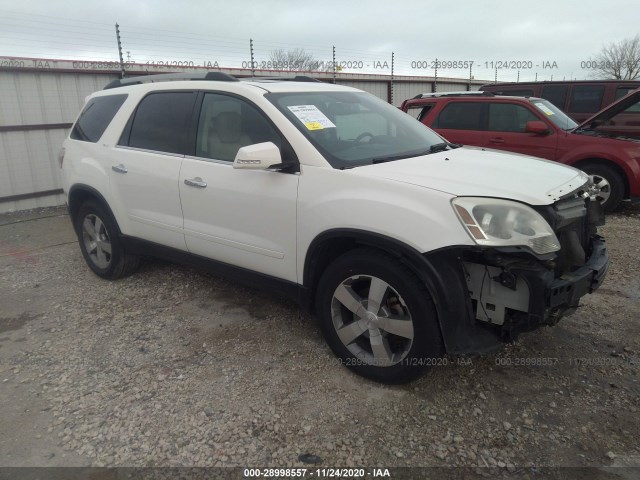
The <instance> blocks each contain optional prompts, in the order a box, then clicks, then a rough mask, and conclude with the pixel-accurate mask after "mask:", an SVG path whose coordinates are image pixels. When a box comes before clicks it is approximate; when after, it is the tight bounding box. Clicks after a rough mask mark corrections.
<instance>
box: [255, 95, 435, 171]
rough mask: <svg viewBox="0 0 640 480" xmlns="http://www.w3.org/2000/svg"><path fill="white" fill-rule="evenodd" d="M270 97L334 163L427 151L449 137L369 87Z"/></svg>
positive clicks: (344, 164)
mask: <svg viewBox="0 0 640 480" xmlns="http://www.w3.org/2000/svg"><path fill="white" fill-rule="evenodd" d="M266 97H267V98H268V99H269V100H270V101H271V102H272V103H273V104H274V105H275V106H276V107H277V108H278V109H279V110H280V111H281V112H282V113H283V114H284V115H285V116H286V117H287V118H289V120H290V121H291V122H292V123H293V124H294V125H295V126H296V127H297V128H298V130H300V131H301V132H302V133H303V134H304V135H305V136H306V137H307V138H308V139H309V141H310V142H311V143H312V144H313V145H314V146H315V147H316V148H317V149H318V150H319V151H320V153H322V155H323V156H324V157H325V158H326V159H327V161H328V162H329V163H330V164H331V165H332V166H333V167H334V168H351V167H357V166H361V165H368V164H372V163H378V162H383V161H393V160H399V159H402V158H408V157H414V156H417V155H424V154H427V153H431V152H434V151H438V150H441V149H442V148H441V147H440V146H442V145H443V142H444V140H443V139H442V137H440V136H439V135H438V134H436V133H435V132H434V131H432V130H430V129H429V128H427V127H426V126H425V125H423V124H422V123H420V122H418V121H417V120H415V119H414V118H411V117H410V116H409V115H407V114H406V113H404V112H403V111H401V110H399V109H398V108H396V107H394V106H393V105H389V104H388V103H386V102H384V101H382V100H380V99H378V98H376V97H374V96H373V95H370V94H368V93H364V92H295V93H269V94H267V95H266ZM434 145H437V147H435V148H433V149H432V148H431V147H433V146H434ZM445 146H446V145H445Z"/></svg>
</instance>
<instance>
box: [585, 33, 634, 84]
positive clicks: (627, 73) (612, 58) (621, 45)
mask: <svg viewBox="0 0 640 480" xmlns="http://www.w3.org/2000/svg"><path fill="white" fill-rule="evenodd" d="M590 62H591V64H592V65H593V66H594V72H593V74H594V76H595V77H597V78H608V79H615V80H635V79H636V78H640V35H636V36H635V37H633V38H625V39H624V40H621V41H619V42H617V43H610V44H609V45H605V46H603V47H602V50H600V52H599V53H598V54H596V55H595V56H594V57H592V58H591V59H590Z"/></svg>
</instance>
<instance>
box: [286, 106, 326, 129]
mask: <svg viewBox="0 0 640 480" xmlns="http://www.w3.org/2000/svg"><path fill="white" fill-rule="evenodd" d="M288 108H289V110H291V113H293V114H294V115H295V116H296V117H298V120H300V121H301V122H302V124H303V125H304V126H305V127H307V130H323V129H325V128H335V127H336V126H335V125H334V124H333V123H332V122H331V120H329V119H328V118H327V117H326V116H325V114H324V113H322V112H321V111H320V110H318V107H316V106H315V105H294V106H293V107H288Z"/></svg>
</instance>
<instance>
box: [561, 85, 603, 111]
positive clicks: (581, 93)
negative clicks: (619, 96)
mask: <svg viewBox="0 0 640 480" xmlns="http://www.w3.org/2000/svg"><path fill="white" fill-rule="evenodd" d="M603 95H604V85H575V86H574V87H573V89H572V91H571V101H570V102H569V112H571V113H595V112H597V111H598V110H600V108H601V107H600V106H601V105H602V96H603Z"/></svg>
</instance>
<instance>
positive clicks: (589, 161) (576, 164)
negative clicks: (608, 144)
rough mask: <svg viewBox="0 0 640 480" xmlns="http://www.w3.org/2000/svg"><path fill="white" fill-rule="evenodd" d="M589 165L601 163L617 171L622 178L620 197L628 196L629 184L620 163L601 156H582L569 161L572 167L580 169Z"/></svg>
mask: <svg viewBox="0 0 640 480" xmlns="http://www.w3.org/2000/svg"><path fill="white" fill-rule="evenodd" d="M589 165H603V166H605V167H609V168H611V169H613V170H614V171H615V172H616V173H618V174H619V175H620V178H621V179H622V185H623V187H624V192H623V194H622V198H629V196H630V194H631V190H630V185H629V176H628V175H627V172H626V171H625V170H624V169H623V168H622V167H621V166H620V165H618V164H617V163H616V162H614V161H613V160H609V159H607V158H602V157H590V158H583V159H580V160H577V161H575V162H573V163H571V166H572V167H574V168H577V169H580V170H582V168H584V167H586V166H589Z"/></svg>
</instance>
